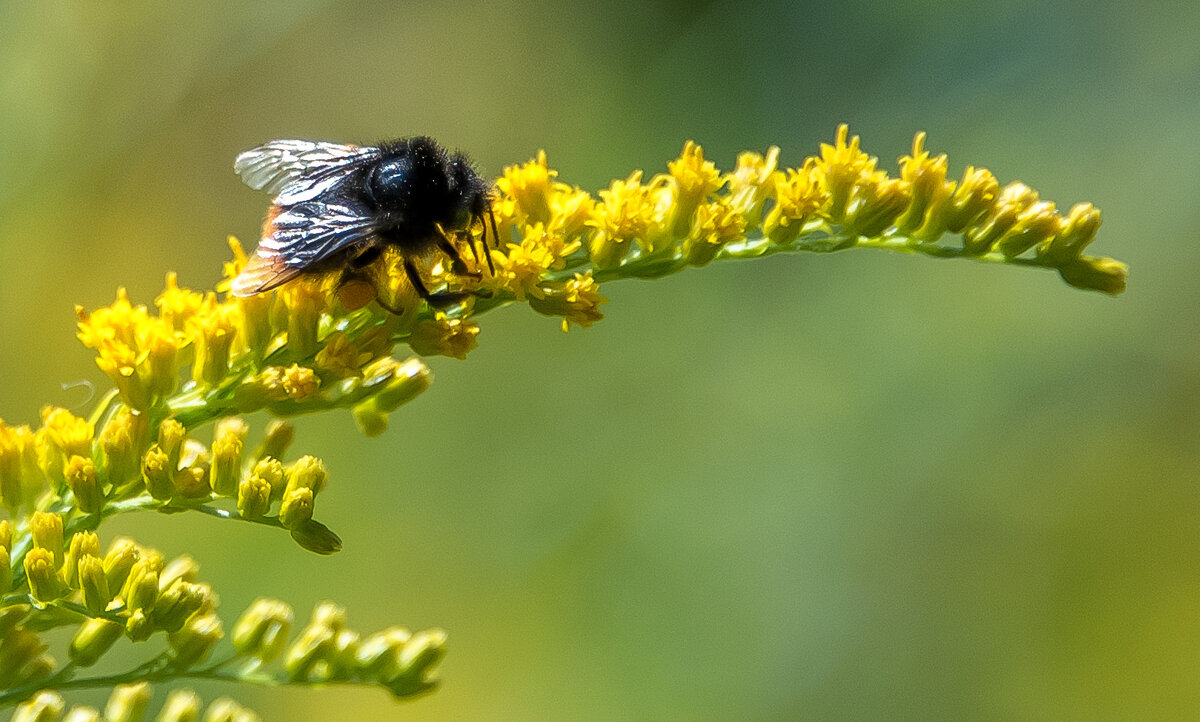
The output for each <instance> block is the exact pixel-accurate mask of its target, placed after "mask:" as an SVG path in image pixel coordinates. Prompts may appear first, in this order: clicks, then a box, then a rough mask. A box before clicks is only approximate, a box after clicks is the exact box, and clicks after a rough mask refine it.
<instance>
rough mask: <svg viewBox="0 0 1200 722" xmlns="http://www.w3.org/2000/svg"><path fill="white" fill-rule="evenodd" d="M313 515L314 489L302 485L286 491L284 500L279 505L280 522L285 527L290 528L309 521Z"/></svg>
mask: <svg viewBox="0 0 1200 722" xmlns="http://www.w3.org/2000/svg"><path fill="white" fill-rule="evenodd" d="M312 515H313V493H312V489H308V488H304V487H301V488H298V489H291V490H289V491H287V492H285V493H284V495H283V502H282V503H281V504H280V506H279V522H280V523H281V524H283V526H284V527H287V528H289V529H290V528H292V527H294V526H296V525H298V524H300V523H301V522H306V521H309V520H311V519H312Z"/></svg>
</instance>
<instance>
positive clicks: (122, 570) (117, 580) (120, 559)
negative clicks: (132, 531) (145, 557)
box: [104, 537, 142, 590]
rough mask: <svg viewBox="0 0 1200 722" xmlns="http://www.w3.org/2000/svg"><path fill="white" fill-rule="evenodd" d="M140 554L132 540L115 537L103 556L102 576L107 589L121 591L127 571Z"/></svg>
mask: <svg viewBox="0 0 1200 722" xmlns="http://www.w3.org/2000/svg"><path fill="white" fill-rule="evenodd" d="M141 555H142V553H141V551H140V550H139V549H138V546H137V544H136V543H134V541H133V540H132V539H129V538H127V537H117V538H116V539H113V542H112V544H111V545H109V547H108V553H107V554H105V555H104V576H105V577H106V578H107V579H108V588H109V589H114V590H116V589H122V588H123V587H124V586H125V580H126V579H127V578H128V577H129V571H130V570H131V569H133V565H134V563H135V562H136V561H137V560H138V558H139V557H141Z"/></svg>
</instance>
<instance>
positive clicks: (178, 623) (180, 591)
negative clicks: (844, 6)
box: [154, 580, 212, 632]
mask: <svg viewBox="0 0 1200 722" xmlns="http://www.w3.org/2000/svg"><path fill="white" fill-rule="evenodd" d="M210 599H212V588H211V587H209V586H208V585H207V584H193V583H192V582H185V581H182V580H177V581H176V582H175V583H174V584H172V585H171V586H169V587H167V589H166V591H164V592H163V593H162V594H160V595H159V597H158V599H157V600H156V601H155V602H154V624H155V626H157V627H158V628H159V629H165V630H166V631H168V632H174V631H177V630H179V628H180V627H182V626H183V624H184V622H186V621H187V619H188V617H190V616H192V614H194V613H195V612H197V611H199V610H200V608H201V607H203V606H204V605H205V603H206V602H208V601H209V600H210Z"/></svg>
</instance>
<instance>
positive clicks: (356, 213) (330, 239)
mask: <svg viewBox="0 0 1200 722" xmlns="http://www.w3.org/2000/svg"><path fill="white" fill-rule="evenodd" d="M277 208H278V207H277ZM376 230H377V229H376V227H375V224H374V222H373V221H372V220H371V218H370V217H369V216H368V215H367V214H366V213H365V212H364V211H363V209H361V208H358V207H356V206H353V205H348V204H342V203H321V202H318V201H309V202H306V203H301V204H299V205H296V206H291V207H288V208H279V209H278V212H277V213H276V214H275V215H274V216H273V217H271V218H270V219H268V221H267V223H266V226H265V227H264V229H263V237H262V240H260V241H259V243H258V248H257V249H256V250H255V251H254V255H253V256H251V257H250V259H249V261H248V262H247V263H246V267H245V268H244V269H242V272H241V273H240V274H238V276H237V278H235V279H233V283H232V284H231V287H230V290H231V291H232V292H233V295H235V296H253V295H254V294H256V293H262V292H263V291H269V290H271V289H272V288H275V287H277V286H281V285H283V284H284V283H287V282H288V281H290V280H292V279H293V278H295V277H296V276H298V275H300V274H301V273H303V272H304V271H306V270H309V269H312V268H314V267H315V266H317V265H318V264H320V263H321V262H322V261H325V260H328V259H329V258H331V257H333V256H334V255H336V254H337V253H338V252H340V251H345V250H347V249H349V248H351V247H353V246H356V245H362V244H363V243H365V242H367V241H368V240H369V239H370V237H371V236H372V234H374V233H375V231H376Z"/></svg>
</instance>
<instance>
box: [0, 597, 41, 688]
mask: <svg viewBox="0 0 1200 722" xmlns="http://www.w3.org/2000/svg"><path fill="white" fill-rule="evenodd" d="M26 612H28V609H26ZM45 651H46V645H45V644H43V643H42V640H41V639H40V638H38V635H37V634H35V633H33V632H31V631H29V630H28V629H26V628H24V627H17V628H15V629H13V630H11V631H10V632H9V633H8V634H6V635H5V636H4V643H3V644H0V689H8V688H10V687H13V686H15V685H17V684H19V683H20V682H21V681H23V680H25V679H28V678H29V677H30V676H31V674H36V670H34V669H33V667H34V666H35V664H36V663H37V661H38V660H39V659H40V658H41V657H42V653H43V652H45Z"/></svg>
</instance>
